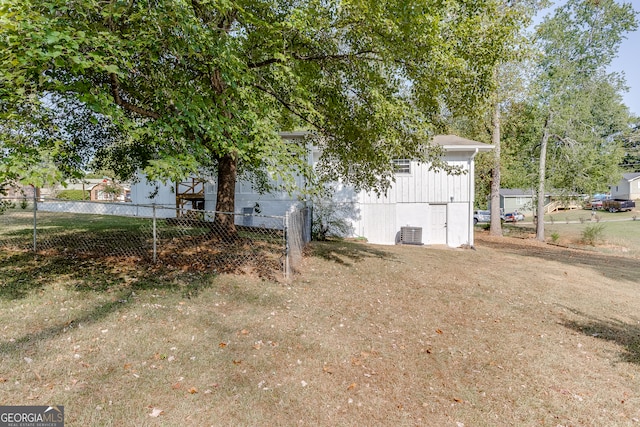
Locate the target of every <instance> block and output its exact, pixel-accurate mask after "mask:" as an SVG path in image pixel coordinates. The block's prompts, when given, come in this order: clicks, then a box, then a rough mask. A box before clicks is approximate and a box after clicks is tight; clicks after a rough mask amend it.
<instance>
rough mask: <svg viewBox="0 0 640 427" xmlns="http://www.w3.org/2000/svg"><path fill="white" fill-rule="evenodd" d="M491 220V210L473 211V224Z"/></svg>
mask: <svg viewBox="0 0 640 427" xmlns="http://www.w3.org/2000/svg"><path fill="white" fill-rule="evenodd" d="M479 222H491V211H473V224H474V225H475V224H477V223H479Z"/></svg>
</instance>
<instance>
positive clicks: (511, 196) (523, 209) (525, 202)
mask: <svg viewBox="0 0 640 427" xmlns="http://www.w3.org/2000/svg"><path fill="white" fill-rule="evenodd" d="M499 194H500V209H501V210H502V212H505V213H506V212H515V211H518V212H520V213H521V214H524V215H525V216H533V213H534V212H535V210H536V202H535V200H536V193H535V191H533V190H524V189H522V188H501V189H500V191H499ZM549 202H550V197H549V195H546V196H545V201H544V204H545V205H546V204H548V203H549Z"/></svg>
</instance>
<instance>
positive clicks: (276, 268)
mask: <svg viewBox="0 0 640 427" xmlns="http://www.w3.org/2000/svg"><path fill="white" fill-rule="evenodd" d="M310 240H311V210H310V208H306V207H294V208H292V209H291V210H290V211H289V212H287V213H286V215H285V216H264V215H256V214H237V213H224V212H211V211H200V210H178V209H176V208H175V207H165V206H156V205H134V204H131V203H103V202H89V201H68V200H54V199H44V200H42V199H41V200H28V199H26V198H23V199H6V198H5V199H1V198H0V248H1V247H4V248H11V249H17V250H33V251H35V252H37V253H38V254H42V255H45V256H63V257H65V258H101V259H105V258H119V259H124V258H127V259H129V260H133V261H135V262H146V263H153V264H157V265H162V266H165V267H167V268H169V269H182V270H185V271H194V270H197V271H212V272H217V273H236V274H237V273H244V274H256V275H259V276H261V277H266V278H273V279H277V278H278V277H283V278H285V279H289V278H291V277H292V275H293V274H294V272H295V271H296V269H298V268H299V266H300V263H301V261H302V255H303V249H304V246H305V245H306V243H308V242H309V241H310Z"/></svg>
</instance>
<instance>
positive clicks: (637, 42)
mask: <svg viewBox="0 0 640 427" xmlns="http://www.w3.org/2000/svg"><path fill="white" fill-rule="evenodd" d="M616 1H618V2H622V1H623V0H616ZM624 1H625V2H626V3H631V4H632V5H633V8H634V9H635V11H636V12H640V0H624ZM564 3H565V1H564V0H559V1H554V6H552V7H551V8H549V9H545V10H543V11H542V12H541V13H540V14H539V15H538V17H537V18H536V19H535V21H539V20H540V19H541V18H542V17H543V16H546V15H549V14H551V13H552V12H553V9H555V8H556V7H558V6H559V5H562V4H564ZM637 16H638V20H640V13H639V14H638V15H637ZM535 21H534V22H535ZM626 36H627V38H626V39H625V40H623V42H622V44H621V45H620V50H619V51H618V57H617V58H615V59H614V60H613V62H612V63H611V66H610V67H609V71H610V72H621V73H624V76H625V80H626V82H627V86H628V88H629V91H628V92H626V93H624V94H623V101H624V103H625V105H626V106H627V107H629V110H630V111H631V112H632V113H634V114H635V115H636V116H640V29H639V30H636V31H634V32H632V33H627V35H626Z"/></svg>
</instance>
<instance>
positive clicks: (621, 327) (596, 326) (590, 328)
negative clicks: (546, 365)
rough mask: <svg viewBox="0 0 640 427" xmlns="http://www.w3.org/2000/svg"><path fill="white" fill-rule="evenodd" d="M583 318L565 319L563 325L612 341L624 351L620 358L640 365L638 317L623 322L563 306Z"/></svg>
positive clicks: (639, 321)
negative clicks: (597, 316)
mask: <svg viewBox="0 0 640 427" xmlns="http://www.w3.org/2000/svg"><path fill="white" fill-rule="evenodd" d="M565 308H566V309H567V310H569V311H571V312H572V313H574V314H576V315H577V316H580V317H582V318H583V320H565V321H563V322H562V324H563V325H564V326H566V327H567V328H569V329H572V330H574V331H577V332H580V333H582V334H584V335H586V336H589V337H595V338H598V339H601V340H605V341H611V342H614V343H616V344H618V345H620V346H622V347H624V351H623V352H622V354H621V355H620V356H621V357H620V359H621V360H622V361H624V362H628V363H633V364H636V365H640V319H637V320H636V319H634V322H633V323H625V322H622V321H620V320H618V319H611V318H610V319H598V318H596V317H594V316H591V315H588V314H586V313H582V312H580V311H578V310H573V309H570V308H568V307H565Z"/></svg>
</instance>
